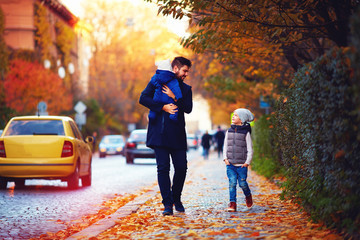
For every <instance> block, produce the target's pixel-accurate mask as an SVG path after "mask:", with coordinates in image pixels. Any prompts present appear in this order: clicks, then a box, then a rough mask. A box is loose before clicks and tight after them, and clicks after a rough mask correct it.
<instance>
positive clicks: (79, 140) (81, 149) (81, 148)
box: [69, 121, 91, 175]
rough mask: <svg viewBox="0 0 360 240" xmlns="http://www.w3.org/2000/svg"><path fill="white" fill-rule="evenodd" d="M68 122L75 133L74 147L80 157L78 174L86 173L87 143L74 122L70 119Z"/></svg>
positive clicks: (87, 159) (88, 162) (88, 152)
mask: <svg viewBox="0 0 360 240" xmlns="http://www.w3.org/2000/svg"><path fill="white" fill-rule="evenodd" d="M69 123H70V126H71V129H72V130H73V132H74V135H75V142H76V148H77V151H78V154H79V157H80V175H86V174H87V173H88V169H89V165H90V159H91V156H90V154H91V151H90V149H89V146H88V144H87V143H86V142H85V141H84V139H83V137H82V135H81V132H80V131H79V129H78V127H77V126H76V124H75V123H74V122H72V121H70V122H69Z"/></svg>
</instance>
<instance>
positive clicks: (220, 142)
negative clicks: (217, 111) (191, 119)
mask: <svg viewBox="0 0 360 240" xmlns="http://www.w3.org/2000/svg"><path fill="white" fill-rule="evenodd" d="M224 138H225V133H224V131H223V130H221V127H220V126H218V130H217V132H216V133H215V141H216V144H217V152H218V158H220V155H221V156H222V154H223V148H224Z"/></svg>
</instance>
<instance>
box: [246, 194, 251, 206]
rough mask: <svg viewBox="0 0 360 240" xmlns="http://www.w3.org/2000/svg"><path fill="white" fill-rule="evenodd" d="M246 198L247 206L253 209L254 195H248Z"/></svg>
mask: <svg viewBox="0 0 360 240" xmlns="http://www.w3.org/2000/svg"><path fill="white" fill-rule="evenodd" d="M245 200H246V206H247V208H248V209H251V208H252V206H253V200H252V196H251V194H250V195H249V196H246V197H245Z"/></svg>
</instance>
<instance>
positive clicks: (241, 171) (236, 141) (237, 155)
mask: <svg viewBox="0 0 360 240" xmlns="http://www.w3.org/2000/svg"><path fill="white" fill-rule="evenodd" d="M231 120H232V124H231V127H230V128H229V129H228V130H227V131H226V134H225V141H224V150H223V154H224V162H225V164H226V174H227V176H228V178H229V194H230V204H229V207H228V209H227V211H228V212H235V211H236V184H237V182H239V186H240V187H241V189H242V190H243V192H244V195H245V200H246V206H247V207H248V209H250V208H251V207H252V206H253V201H252V196H251V191H250V188H249V185H248V183H247V182H246V178H247V172H248V166H249V165H250V163H251V160H252V157H253V147H252V141H251V127H250V124H249V122H251V121H253V120H254V115H253V114H252V113H251V112H250V111H249V110H248V109H245V108H238V109H236V110H235V111H234V114H233V116H232V119H231Z"/></svg>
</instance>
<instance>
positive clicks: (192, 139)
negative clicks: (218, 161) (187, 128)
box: [186, 134, 199, 149]
mask: <svg viewBox="0 0 360 240" xmlns="http://www.w3.org/2000/svg"><path fill="white" fill-rule="evenodd" d="M186 140H187V147H188V149H197V148H198V147H199V139H198V137H197V136H196V135H195V134H186Z"/></svg>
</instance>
